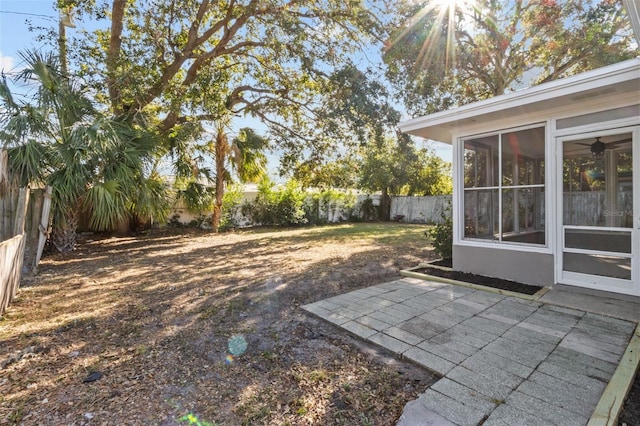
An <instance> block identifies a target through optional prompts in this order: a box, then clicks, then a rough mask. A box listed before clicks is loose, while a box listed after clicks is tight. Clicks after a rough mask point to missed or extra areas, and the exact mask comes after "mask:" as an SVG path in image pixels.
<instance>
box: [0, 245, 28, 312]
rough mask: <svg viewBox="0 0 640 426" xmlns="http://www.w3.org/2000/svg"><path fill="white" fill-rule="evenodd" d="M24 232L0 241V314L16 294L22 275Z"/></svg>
mask: <svg viewBox="0 0 640 426" xmlns="http://www.w3.org/2000/svg"><path fill="white" fill-rule="evenodd" d="M24 243H25V234H20V235H16V236H15V237H13V238H10V239H8V240H6V241H3V242H1V243H0V262H2V265H3V267H2V268H0V315H2V314H4V311H5V309H7V306H9V303H11V301H12V300H13V299H14V297H15V296H16V292H17V291H18V287H19V286H20V278H21V276H22V262H23V253H24Z"/></svg>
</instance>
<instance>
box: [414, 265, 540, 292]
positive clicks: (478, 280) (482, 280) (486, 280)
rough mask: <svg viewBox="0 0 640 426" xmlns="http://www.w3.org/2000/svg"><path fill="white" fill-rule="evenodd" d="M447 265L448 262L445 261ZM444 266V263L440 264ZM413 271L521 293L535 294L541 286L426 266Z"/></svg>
mask: <svg viewBox="0 0 640 426" xmlns="http://www.w3.org/2000/svg"><path fill="white" fill-rule="evenodd" d="M447 265H448V263H447ZM441 266H446V265H441ZM414 272H417V273H419V274H426V275H435V276H437V277H441V278H447V279H450V280H455V281H462V282H465V283H471V284H478V285H482V286H485V287H492V288H499V289H501V290H509V291H513V292H515V293H522V294H529V295H532V294H535V293H536V292H538V291H540V290H542V287H539V286H534V285H529V284H523V283H519V282H516V281H511V280H503V279H501V278H491V277H486V276H484V275H477V274H470V273H468V272H460V271H449V270H445V269H440V268H431V267H428V266H425V267H422V268H418V269H415V270H414Z"/></svg>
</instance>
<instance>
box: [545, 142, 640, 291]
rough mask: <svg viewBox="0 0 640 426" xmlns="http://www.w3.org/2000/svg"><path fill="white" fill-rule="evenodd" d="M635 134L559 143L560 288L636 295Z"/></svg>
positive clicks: (637, 287) (636, 159)
mask: <svg viewBox="0 0 640 426" xmlns="http://www.w3.org/2000/svg"><path fill="white" fill-rule="evenodd" d="M634 133H637V130H635V131H634V130H633V129H629V130H626V131H607V132H600V133H590V134H584V135H578V136H571V137H567V138H562V139H560V140H559V143H560V145H561V150H562V152H561V154H562V156H561V159H562V160H561V162H562V175H561V200H560V196H559V198H558V202H559V204H560V205H561V214H562V215H561V218H560V221H561V227H560V228H561V229H560V241H561V244H560V249H561V250H560V253H559V256H560V262H559V265H560V276H559V281H560V282H561V283H564V284H571V285H577V286H582V287H588V288H594V289H598V290H604V291H612V292H617V293H624V294H632V295H640V286H639V283H638V281H639V280H638V276H639V274H638V235H637V234H638V227H639V226H640V219H638V218H637V217H638V214H637V213H636V214H634V212H636V211H637V210H638V207H637V204H638V200H634V187H636V188H637V187H638V184H637V181H638V176H634V172H633V170H634V168H635V170H636V171H638V170H640V169H639V168H638V167H637V166H636V167H634V163H635V164H637V163H638V158H634V149H633V147H634V142H635V141H634ZM636 145H637V143H636ZM636 151H637V150H636ZM635 156H636V157H637V156H638V153H637V152H636V153H635ZM636 174H637V173H636ZM634 181H635V183H634ZM636 192H637V191H636ZM635 198H638V196H637V194H636V197H635Z"/></svg>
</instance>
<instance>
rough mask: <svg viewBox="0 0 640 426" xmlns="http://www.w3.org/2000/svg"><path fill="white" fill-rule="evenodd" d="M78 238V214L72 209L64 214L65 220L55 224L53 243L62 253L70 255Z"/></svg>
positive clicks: (52, 235)
mask: <svg viewBox="0 0 640 426" xmlns="http://www.w3.org/2000/svg"><path fill="white" fill-rule="evenodd" d="M77 237H78V212H77V210H76V209H71V210H69V211H67V212H66V213H65V214H64V219H63V220H62V221H59V223H54V224H53V229H52V232H51V243H52V244H53V246H54V247H55V248H56V250H58V251H59V252H60V253H69V252H71V251H72V250H73V249H74V248H75V246H76V239H77Z"/></svg>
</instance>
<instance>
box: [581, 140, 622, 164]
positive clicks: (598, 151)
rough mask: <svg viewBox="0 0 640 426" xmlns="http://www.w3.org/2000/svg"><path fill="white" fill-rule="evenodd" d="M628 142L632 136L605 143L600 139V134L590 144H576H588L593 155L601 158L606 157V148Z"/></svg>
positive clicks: (585, 144) (586, 144)
mask: <svg viewBox="0 0 640 426" xmlns="http://www.w3.org/2000/svg"><path fill="white" fill-rule="evenodd" d="M627 142H631V138H626V139H620V140H619V141H613V142H607V143H604V142H602V141H601V140H600V136H598V137H596V140H595V142H593V143H590V144H589V143H582V142H576V144H577V145H584V146H588V147H589V149H590V150H591V155H593V156H594V157H595V158H598V159H600V158H603V157H604V151H605V149H611V148H614V147H615V146H616V145H620V144H623V143H627Z"/></svg>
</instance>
